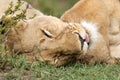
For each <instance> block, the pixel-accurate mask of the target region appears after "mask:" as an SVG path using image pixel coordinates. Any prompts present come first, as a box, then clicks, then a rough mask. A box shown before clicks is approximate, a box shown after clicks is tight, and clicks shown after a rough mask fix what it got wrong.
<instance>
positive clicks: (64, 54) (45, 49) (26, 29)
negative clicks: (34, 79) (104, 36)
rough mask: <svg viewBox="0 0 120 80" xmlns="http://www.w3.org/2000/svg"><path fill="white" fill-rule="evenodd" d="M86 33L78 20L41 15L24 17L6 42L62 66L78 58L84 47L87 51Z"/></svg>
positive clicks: (34, 56)
mask: <svg viewBox="0 0 120 80" xmlns="http://www.w3.org/2000/svg"><path fill="white" fill-rule="evenodd" d="M85 36H87V33H86V32H85V30H84V29H83V28H82V27H81V26H80V25H79V24H77V23H70V24H68V23H64V22H63V21H61V20H60V19H58V18H55V17H52V16H38V17H35V18H33V19H30V20H26V21H20V22H19V23H18V24H17V25H16V26H15V27H13V28H12V31H11V33H9V35H8V38H7V42H6V44H7V46H8V47H9V48H10V50H12V51H14V52H19V53H22V54H24V55H26V56H27V58H28V59H30V60H33V59H34V58H36V59H38V60H41V61H46V62H48V63H50V64H54V65H56V66H60V65H64V64H66V63H68V62H69V61H74V60H75V59H76V56H78V55H80V54H81V53H82V51H83V52H86V50H87V48H88V44H87V43H88V40H87V38H85ZM83 39H85V40H83ZM82 41H84V42H85V44H82V43H81V42H82Z"/></svg>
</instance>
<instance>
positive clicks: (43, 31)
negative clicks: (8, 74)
mask: <svg viewBox="0 0 120 80" xmlns="http://www.w3.org/2000/svg"><path fill="white" fill-rule="evenodd" d="M41 31H42V33H43V34H44V35H45V36H47V37H48V38H53V35H52V34H51V33H50V32H49V31H47V30H42V29H41Z"/></svg>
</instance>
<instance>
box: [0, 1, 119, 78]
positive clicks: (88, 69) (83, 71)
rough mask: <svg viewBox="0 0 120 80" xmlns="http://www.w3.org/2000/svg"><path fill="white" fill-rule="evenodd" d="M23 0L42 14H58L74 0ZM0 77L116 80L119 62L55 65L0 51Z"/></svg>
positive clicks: (58, 15)
mask: <svg viewBox="0 0 120 80" xmlns="http://www.w3.org/2000/svg"><path fill="white" fill-rule="evenodd" d="M27 1H28V2H30V3H32V5H33V6H34V7H36V8H37V9H40V10H41V11H42V12H43V13H45V14H48V15H53V16H57V17H60V16H61V15H62V13H64V11H65V10H67V9H69V8H70V7H71V6H72V5H73V4H74V3H75V2H76V1H77V0H51V1H48V0H38V1H37V0H34V1H33V0H27ZM58 1H61V2H59V3H58ZM0 50H2V48H0ZM0 80H120V64H116V65H101V64H96V65H86V64H80V63H76V64H72V63H71V64H69V65H67V66H65V67H64V66H61V67H55V66H52V65H48V64H46V63H42V62H39V61H36V62H34V63H32V64H30V63H28V62H27V60H26V59H25V58H24V56H19V57H18V56H9V55H8V56H6V57H2V55H1V54H0Z"/></svg>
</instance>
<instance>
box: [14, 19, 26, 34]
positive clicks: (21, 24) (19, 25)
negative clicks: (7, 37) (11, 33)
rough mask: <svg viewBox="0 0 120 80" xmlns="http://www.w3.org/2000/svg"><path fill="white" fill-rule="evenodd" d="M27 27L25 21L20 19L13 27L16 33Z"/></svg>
mask: <svg viewBox="0 0 120 80" xmlns="http://www.w3.org/2000/svg"><path fill="white" fill-rule="evenodd" d="M26 28H27V22H25V21H23V20H20V21H19V22H18V23H17V24H16V26H15V27H14V29H15V31H16V32H17V33H21V32H23V31H24V30H25V29H26Z"/></svg>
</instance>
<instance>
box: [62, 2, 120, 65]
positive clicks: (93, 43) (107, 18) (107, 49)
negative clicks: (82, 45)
mask: <svg viewBox="0 0 120 80" xmlns="http://www.w3.org/2000/svg"><path fill="white" fill-rule="evenodd" d="M61 20H63V21H65V22H74V23H76V22H77V23H79V24H80V25H82V27H83V28H84V29H85V30H86V31H87V33H88V34H89V37H90V45H89V49H88V52H87V53H86V54H85V55H83V57H80V59H82V58H83V61H85V62H89V63H95V62H107V63H114V62H115V61H114V59H112V58H111V55H112V57H118V56H119V57H120V26H119V23H120V3H119V0H80V1H78V3H76V4H75V5H74V6H73V7H72V8H71V9H69V10H68V11H66V12H65V13H64V14H63V15H62V17H61ZM110 53H111V54H110ZM116 54H117V55H116Z"/></svg>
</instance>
